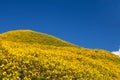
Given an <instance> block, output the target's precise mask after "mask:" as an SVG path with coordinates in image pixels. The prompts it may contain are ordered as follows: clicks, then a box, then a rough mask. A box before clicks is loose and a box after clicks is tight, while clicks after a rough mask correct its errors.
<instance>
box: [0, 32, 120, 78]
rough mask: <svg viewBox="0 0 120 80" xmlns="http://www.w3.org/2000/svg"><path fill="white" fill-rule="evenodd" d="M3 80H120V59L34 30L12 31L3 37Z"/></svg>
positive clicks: (0, 42) (0, 65) (0, 56)
mask: <svg viewBox="0 0 120 80" xmlns="http://www.w3.org/2000/svg"><path fill="white" fill-rule="evenodd" d="M0 80H120V57H119V56H116V55H114V54H112V53H110V52H108V51H105V50H98V49H87V48H82V47H77V46H75V45H73V44H71V43H68V42H66V41H63V40H61V39H58V38H56V37H54V36H51V35H47V34H43V33H39V32H35V31H31V30H16V31H9V32H5V33H3V34H1V35H0Z"/></svg>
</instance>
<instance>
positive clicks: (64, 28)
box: [0, 0, 120, 51]
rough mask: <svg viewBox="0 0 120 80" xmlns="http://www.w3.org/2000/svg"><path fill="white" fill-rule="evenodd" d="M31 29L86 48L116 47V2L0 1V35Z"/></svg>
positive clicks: (119, 37)
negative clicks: (11, 31) (16, 30)
mask: <svg viewBox="0 0 120 80" xmlns="http://www.w3.org/2000/svg"><path fill="white" fill-rule="evenodd" d="M15 29H32V30H35V31H39V32H44V33H47V34H51V35H54V36H56V37H59V38H61V39H63V40H66V41H68V42H71V43H74V44H76V45H79V46H82V47H87V48H99V49H105V50H109V51H114V50H117V49H118V48H119V46H120V1H119V0H1V1H0V33H3V32H6V31H9V30H15Z"/></svg>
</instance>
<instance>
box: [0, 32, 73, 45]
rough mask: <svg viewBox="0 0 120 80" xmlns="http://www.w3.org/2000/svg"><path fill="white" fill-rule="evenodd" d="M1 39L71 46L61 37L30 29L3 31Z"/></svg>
mask: <svg viewBox="0 0 120 80" xmlns="http://www.w3.org/2000/svg"><path fill="white" fill-rule="evenodd" d="M0 37H1V38H2V40H7V41H13V42H25V43H39V44H43V45H54V46H73V45H72V44H70V43H67V42H65V41H63V40H61V39H58V38H56V37H54V36H50V35H47V34H44V33H39V32H35V31H32V30H15V31H9V32H6V33H3V34H2V35H0Z"/></svg>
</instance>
